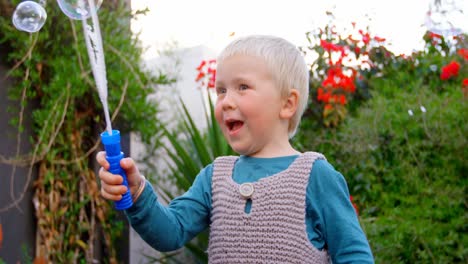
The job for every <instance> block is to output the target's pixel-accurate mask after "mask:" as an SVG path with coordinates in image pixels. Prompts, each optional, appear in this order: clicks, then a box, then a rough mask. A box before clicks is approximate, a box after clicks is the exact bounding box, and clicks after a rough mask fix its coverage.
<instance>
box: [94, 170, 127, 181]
mask: <svg viewBox="0 0 468 264" xmlns="http://www.w3.org/2000/svg"><path fill="white" fill-rule="evenodd" d="M99 178H100V179H101V181H102V182H103V183H105V184H106V185H121V184H122V183H123V178H122V176H120V175H116V174H112V173H110V172H108V171H106V170H105V169H104V168H101V169H100V170H99Z"/></svg>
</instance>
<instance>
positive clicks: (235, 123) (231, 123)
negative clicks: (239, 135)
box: [226, 120, 244, 132]
mask: <svg viewBox="0 0 468 264" xmlns="http://www.w3.org/2000/svg"><path fill="white" fill-rule="evenodd" d="M243 125H244V122H242V121H239V120H228V121H226V127H227V128H228V130H229V132H234V131H237V130H239V129H240V128H241V127H242V126H243Z"/></svg>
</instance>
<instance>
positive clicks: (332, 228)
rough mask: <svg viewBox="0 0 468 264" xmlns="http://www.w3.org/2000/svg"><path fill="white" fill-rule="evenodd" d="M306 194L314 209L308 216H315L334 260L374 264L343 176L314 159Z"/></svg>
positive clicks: (336, 261)
mask: <svg viewBox="0 0 468 264" xmlns="http://www.w3.org/2000/svg"><path fill="white" fill-rule="evenodd" d="M307 193H308V195H307V196H308V197H309V199H311V200H310V201H309V203H310V204H311V208H312V210H313V211H314V212H312V213H308V215H315V216H318V220H315V221H316V222H317V226H318V228H319V229H320V230H319V231H320V233H321V234H322V235H323V238H324V240H325V246H326V248H327V249H328V254H329V255H330V257H331V259H332V261H333V263H336V264H340V263H374V258H373V256H372V252H371V249H370V246H369V243H368V241H367V238H366V236H365V234H364V232H363V230H362V228H361V226H360V223H359V220H358V217H357V214H356V211H355V209H354V207H353V205H352V203H351V201H350V197H349V191H348V186H347V184H346V180H345V179H344V177H343V175H341V174H340V173H339V172H337V171H336V170H335V169H334V168H333V167H332V166H331V165H330V164H329V163H328V162H327V161H325V160H317V161H316V162H315V163H314V166H313V168H312V171H311V175H310V180H309V186H308V189H307Z"/></svg>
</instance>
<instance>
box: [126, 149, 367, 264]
mask: <svg viewBox="0 0 468 264" xmlns="http://www.w3.org/2000/svg"><path fill="white" fill-rule="evenodd" d="M297 157H298V156H297V155H295V156H285V157H276V158H254V157H248V156H240V158H239V159H238V161H237V162H236V164H235V167H234V172H233V179H234V181H235V182H237V183H239V184H242V183H244V182H256V181H258V180H259V179H261V178H263V177H268V176H270V175H274V174H276V173H278V172H280V171H283V170H285V169H286V168H287V167H288V166H289V165H290V164H291V163H292V162H293V161H294V160H295V159H296V158H297ZM212 174H213V164H210V165H208V166H207V167H205V168H204V169H203V170H201V171H200V173H199V174H198V175H197V177H196V178H195V181H194V182H193V185H192V186H191V187H190V189H189V190H188V191H187V192H186V193H185V194H183V195H182V196H179V197H177V198H175V199H174V200H172V201H171V203H170V204H169V205H168V206H164V205H162V204H161V203H159V202H158V200H157V195H156V193H155V192H154V190H153V188H152V186H151V184H149V183H148V182H147V184H146V187H145V189H144V191H143V193H142V194H141V196H140V198H139V199H138V200H137V201H136V202H135V204H134V205H133V206H132V207H131V208H129V209H128V210H126V214H127V217H128V219H129V221H130V224H131V225H132V227H133V228H134V229H135V230H136V231H137V233H138V234H139V235H140V236H141V237H142V238H143V240H145V241H146V242H147V243H148V244H149V245H151V246H152V247H153V248H155V249H156V250H159V251H171V250H175V249H178V248H180V247H182V246H184V245H185V243H187V242H189V241H190V240H191V239H192V238H194V237H195V236H196V235H197V234H198V233H200V232H201V231H203V230H205V229H206V228H208V227H209V225H210V216H211V209H212V205H211V202H212V201H211V178H212ZM305 213H306V229H307V235H308V238H309V240H310V242H311V243H312V245H314V246H315V247H316V248H317V249H320V250H322V249H326V250H328V254H329V255H330V257H331V259H332V261H333V263H374V260H373V256H372V253H371V250H370V247H369V244H368V242H367V239H366V236H365V234H364V232H363V231H362V229H361V226H360V224H359V221H358V218H357V215H356V212H355V210H354V207H353V206H352V203H351V201H350V199H349V191H348V187H347V184H346V181H345V179H344V177H343V176H342V175H341V174H340V173H339V172H337V171H336V170H335V169H334V168H333V167H332V166H331V165H330V164H329V163H328V162H327V161H325V160H316V161H315V163H314V165H313V167H312V170H311V173H310V178H309V183H308V186H307V193H306V209H305Z"/></svg>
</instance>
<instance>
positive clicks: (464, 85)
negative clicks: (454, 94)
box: [462, 78, 468, 88]
mask: <svg viewBox="0 0 468 264" xmlns="http://www.w3.org/2000/svg"><path fill="white" fill-rule="evenodd" d="M462 86H463V87H467V88H468V78H465V79H463V81H462Z"/></svg>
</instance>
